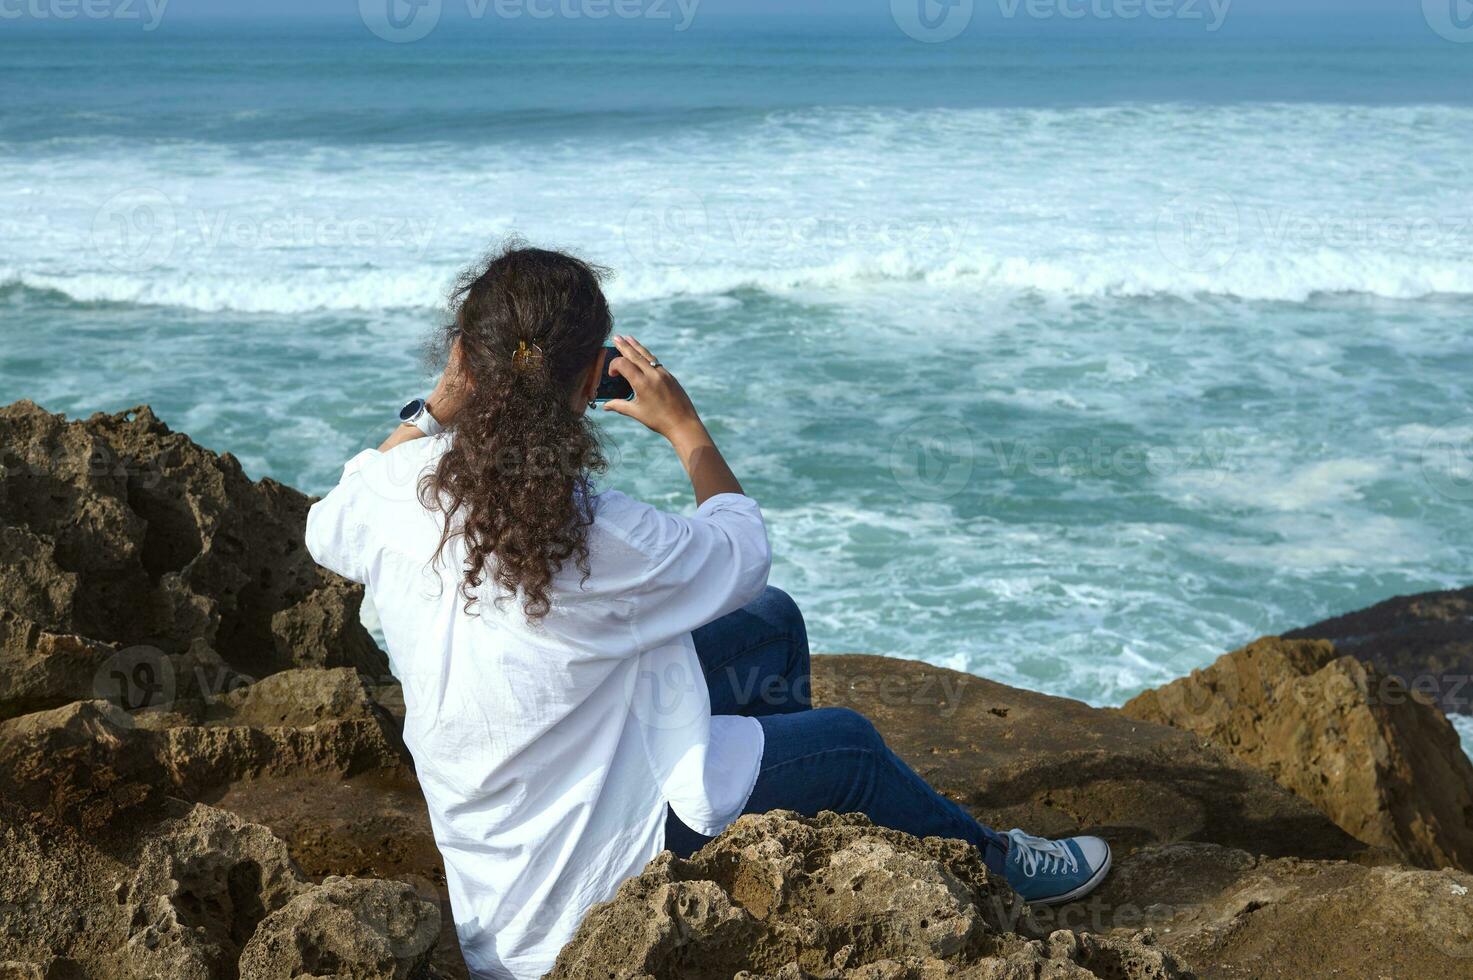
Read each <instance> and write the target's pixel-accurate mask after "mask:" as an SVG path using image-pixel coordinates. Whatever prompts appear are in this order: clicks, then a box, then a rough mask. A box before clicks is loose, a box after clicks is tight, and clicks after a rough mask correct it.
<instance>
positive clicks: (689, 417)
mask: <svg viewBox="0 0 1473 980" xmlns="http://www.w3.org/2000/svg"><path fill="white" fill-rule="evenodd" d="M614 347H615V348H617V349H618V351H619V355H620V356H619V357H616V358H614V360H613V363H611V364H610V365H609V374H612V375H614V376H616V377H620V378H623V379H624V380H626V381H628V382H629V384H630V385H631V386H632V387H633V388H634V401H632V402H628V401H611V402H605V403H604V411H606V412H615V413H617V414H619V415H627V416H629V417H630V418H632V419H635V420H637V421H639V422H643V423H644V424H645V425H646V426H648V427H649V428H651V429H653V430H654V431H656V432H658V433H659V434H660V435H662V436H664V437H665V438H666V439H669V440H670V441H671V442H672V443H675V442H677V441H679V440H681V439H682V438H690V437H695V436H697V435H698V434H699V435H702V436H704V434H705V431H706V429H705V426H704V425H702V424H701V417H700V415H698V414H697V413H696V407H695V405H693V404H692V403H691V400H690V396H689V395H687V394H686V393H685V389H684V388H682V387H681V386H680V382H679V381H676V380H675V375H673V374H671V373H670V371H669V369H667V368H665V367H663V366H661V365H660V364H659V359H658V358H656V357H655V355H653V354H651V353H650V352H649V351H648V350H646V349H645V346H644V345H643V344H641V343H640V342H639V341H637V340H635V339H634V338H633V337H621V336H618V335H615V336H614Z"/></svg>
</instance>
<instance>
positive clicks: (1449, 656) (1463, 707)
mask: <svg viewBox="0 0 1473 980" xmlns="http://www.w3.org/2000/svg"><path fill="white" fill-rule="evenodd" d="M1284 638H1285V639H1288V640H1316V639H1321V640H1333V641H1334V642H1335V646H1336V647H1337V648H1338V649H1339V650H1340V652H1342V653H1348V654H1350V655H1352V656H1354V657H1356V658H1357V659H1360V660H1364V661H1368V662H1369V663H1371V664H1374V665H1375V666H1376V668H1377V669H1378V670H1380V671H1381V672H1382V673H1383V674H1388V675H1392V676H1395V677H1399V678H1401V679H1402V681H1403V682H1404V683H1405V684H1406V685H1407V686H1408V687H1410V688H1411V689H1412V690H1414V691H1417V692H1418V693H1421V694H1424V695H1427V696H1430V697H1431V698H1433V699H1434V700H1436V701H1437V704H1438V706H1439V707H1441V708H1442V710H1443V711H1446V712H1447V713H1448V714H1473V587H1469V588H1466V589H1457V590H1452V591H1447V592H1424V593H1422V594H1421V595H1409V596H1398V597H1397V598H1395V599H1387V600H1386V601H1385V602H1380V603H1377V604H1376V605H1374V606H1371V607H1370V608H1369V609H1362V610H1360V611H1358V612H1352V613H1348V614H1346V615H1344V616H1336V617H1335V618H1333V619H1327V620H1325V621H1324V622H1320V623H1315V624H1314V625H1313V626H1306V627H1304V628H1302V629H1297V630H1293V631H1291V632H1288V633H1285V634H1284Z"/></svg>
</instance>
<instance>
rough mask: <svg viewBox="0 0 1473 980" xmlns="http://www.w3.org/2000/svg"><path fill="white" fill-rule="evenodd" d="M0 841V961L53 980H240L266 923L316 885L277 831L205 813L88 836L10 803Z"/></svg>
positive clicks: (1, 819) (187, 811)
mask: <svg viewBox="0 0 1473 980" xmlns="http://www.w3.org/2000/svg"><path fill="white" fill-rule="evenodd" d="M130 838H133V839H131V840H130ZM0 844H3V845H4V848H5V855H6V858H5V860H4V861H0V925H3V928H0V959H9V960H11V961H14V962H16V963H23V964H30V965H31V966H33V967H37V968H40V969H41V970H42V971H43V972H41V973H40V974H39V975H40V976H42V977H45V978H48V980H65V978H69V977H78V978H80V977H96V978H106V980H114V978H116V980H155V978H159V977H168V978H170V980H174V978H179V980H226V978H233V977H234V976H235V974H236V961H237V958H238V956H239V954H240V950H241V947H242V946H243V945H244V944H245V942H246V941H247V940H248V939H249V938H250V937H251V935H252V934H253V933H254V932H255V928H256V925H257V924H258V923H259V922H260V920H261V919H262V918H264V917H265V916H266V915H267V914H269V913H270V912H272V911H274V910H275V909H277V908H280V907H281V906H282V905H285V904H286V902H287V901H288V900H289V899H290V898H292V897H293V896H295V895H296V894H298V893H299V892H301V891H302V890H303V889H305V888H306V887H307V886H306V883H305V882H304V881H303V880H302V878H301V875H300V872H298V870H297V869H296V866H295V865H294V864H293V863H292V861H291V859H290V858H289V857H288V855H287V852H286V848H285V846H284V845H283V844H282V842H281V841H280V840H278V839H277V838H275V837H274V836H272V835H271V833H270V831H268V830H266V828H264V827H260V826H255V825H252V824H248V823H244V822H243V821H241V820H240V819H239V818H237V817H234V816H232V815H231V814H228V813H225V812H223V811H220V810H215V809H212V808H210V807H206V806H195V807H179V808H178V810H177V812H176V813H174V814H173V815H169V816H166V817H165V818H164V819H162V820H147V821H139V822H136V823H133V824H131V825H129V826H126V827H111V828H108V830H107V832H105V833H102V834H88V835H83V834H79V833H77V832H76V831H74V830H72V829H70V828H67V827H62V826H58V825H55V824H50V823H44V822H42V823H38V822H36V821H34V820H32V819H30V818H29V817H27V816H25V815H22V814H21V813H20V812H19V811H18V810H17V809H16V808H14V807H13V806H11V805H10V804H9V803H8V802H5V803H0ZM22 975H25V974H22Z"/></svg>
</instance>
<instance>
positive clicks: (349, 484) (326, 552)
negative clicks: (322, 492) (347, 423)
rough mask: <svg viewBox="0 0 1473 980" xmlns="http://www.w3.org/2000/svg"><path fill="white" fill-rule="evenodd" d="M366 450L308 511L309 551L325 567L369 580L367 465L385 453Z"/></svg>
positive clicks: (347, 576)
mask: <svg viewBox="0 0 1473 980" xmlns="http://www.w3.org/2000/svg"><path fill="white" fill-rule="evenodd" d="M381 455H382V454H381V453H380V452H379V451H378V450H377V449H365V450H364V451H363V452H361V453H359V454H358V455H357V456H354V457H353V458H352V459H350V460H348V462H347V465H345V466H344V467H343V476H342V479H341V480H339V481H338V485H337V486H336V487H334V488H333V489H332V491H331V492H330V493H328V495H327V496H326V497H323V498H322V499H321V500H319V501H317V503H315V504H313V505H312V507H311V509H310V510H308V511H307V551H308V552H309V553H310V554H311V555H312V560H313V561H315V562H317V564H319V565H321V566H322V567H323V568H326V569H329V570H331V571H334V572H337V573H338V574H339V575H341V576H342V577H343V578H346V579H350V580H351V581H354V582H359V583H363V582H366V581H367V575H368V571H367V570H368V565H369V554H368V547H369V546H368V521H367V516H366V515H365V514H364V513H363V508H362V507H361V506H360V501H359V498H360V496H361V495H362V493H363V492H364V477H363V474H362V473H361V472H360V471H361V470H362V468H363V466H364V465H365V464H367V463H368V462H370V461H371V460H374V459H376V458H378V457H379V456H381Z"/></svg>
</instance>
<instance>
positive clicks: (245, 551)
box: [0, 401, 387, 717]
mask: <svg viewBox="0 0 1473 980" xmlns="http://www.w3.org/2000/svg"><path fill="white" fill-rule="evenodd" d="M0 447H3V449H0V515H3V517H0V625H3V628H0V640H3V642H4V645H3V646H0V668H3V669H0V717H7V716H13V715H16V714H24V713H28V712H31V711H36V710H41V709H44V708H48V707H55V706H58V705H61V704H65V703H67V702H68V701H72V700H76V699H79V698H86V697H96V696H110V695H108V694H105V693H103V692H101V691H99V690H98V687H99V685H105V684H109V683H112V682H113V681H114V680H116V681H117V682H119V683H121V684H122V685H124V686H123V690H122V691H121V692H120V697H121V698H123V699H124V701H125V703H123V705H122V706H123V707H127V708H132V707H135V706H136V705H137V704H138V703H148V702H152V703H158V702H159V701H167V700H169V699H170V698H172V697H174V696H183V695H185V694H187V693H188V690H189V687H190V685H191V684H193V683H195V682H196V681H197V676H196V672H195V671H193V670H191V669H190V668H191V667H192V666H193V664H192V663H179V662H176V661H174V660H170V659H167V658H181V657H185V656H187V655H189V654H190V653H191V651H196V652H198V650H199V648H200V647H202V646H203V647H206V648H208V649H209V650H210V651H213V653H214V654H218V658H219V659H220V661H222V662H223V663H224V664H227V665H228V666H229V667H230V668H231V669H232V670H233V671H235V672H238V673H241V674H245V675H247V676H250V677H255V676H261V675H264V674H269V673H273V672H275V671H278V670H283V669H286V668H289V667H299V666H325V667H335V666H351V667H355V668H358V669H359V670H362V671H364V672H365V673H368V674H370V675H371V676H374V677H380V676H383V675H384V674H385V673H386V671H387V664H386V662H385V660H384V658H383V654H382V652H381V651H379V650H378V648H377V646H376V645H375V644H374V642H373V640H372V638H371V637H370V636H369V635H368V633H367V632H366V631H365V630H364V629H363V627H362V625H361V624H360V623H359V621H358V608H359V604H360V603H361V600H362V591H361V589H359V588H358V587H356V586H352V585H349V584H347V583H345V582H343V581H342V580H341V579H339V578H337V577H336V576H333V575H332V574H331V573H329V572H327V571H324V570H322V569H320V568H318V567H317V566H316V565H315V564H314V563H313V561H312V559H311V556H310V555H308V554H307V552H306V548H305V546H304V545H303V542H302V528H303V526H304V523H305V519H306V511H307V506H308V502H309V501H308V498H307V497H306V496H304V495H303V494H301V493H299V492H297V491H296V490H293V489H291V488H290V487H287V486H283V485H282V484H280V483H276V482H275V481H273V480H269V479H267V480H261V481H258V482H252V481H251V480H250V479H249V478H248V477H247V476H246V475H245V473H244V472H243V471H242V470H241V468H240V464H239V463H238V462H237V461H236V460H235V458H234V457H233V456H230V455H229V454H225V455H216V454H215V453H212V452H210V451H209V450H207V449H203V448H201V447H200V446H197V445H195V444H194V443H193V442H191V441H190V440H189V438H188V437H186V436H184V435H182V434H179V433H174V432H170V431H169V429H168V427H167V426H165V425H164V424H163V423H162V422H160V421H159V420H158V418H156V417H155V416H154V414H153V413H152V412H151V411H150V410H149V409H147V408H142V407H141V408H137V409H133V410H131V411H127V412H121V413H118V414H116V415H94V416H93V417H91V418H90V419H88V420H86V421H84V422H67V421H66V420H65V419H64V418H63V417H62V416H59V415H52V414H50V413H48V412H45V411H43V410H42V409H40V408H39V407H37V406H36V405H34V404H32V403H30V402H25V401H22V402H16V403H15V404H12V405H9V406H6V407H5V408H0ZM83 638H85V639H83ZM135 647H145V648H148V649H150V650H152V651H154V653H153V655H152V657H153V659H152V660H151V663H152V665H153V668H154V669H153V670H151V671H144V672H141V673H139V674H138V675H137V676H133V674H132V671H131V670H130V669H126V668H131V667H133V666H134V664H133V662H132V659H130V658H128V657H125V658H124V663H123V664H122V666H123V667H124V668H125V669H123V670H120V671H116V673H117V674H118V675H119V676H117V677H116V678H114V677H113V676H112V675H113V674H114V673H115V670H114V667H115V666H116V665H113V664H111V663H110V658H112V657H113V656H114V655H115V654H117V653H122V652H125V651H128V650H130V648H135ZM161 664H165V665H167V666H163V667H161V666H160V665H161ZM181 686H182V687H183V688H184V690H179V689H178V688H179V687H181ZM217 690H218V689H217ZM206 693H214V692H213V691H210V692H206ZM130 702H131V703H130Z"/></svg>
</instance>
